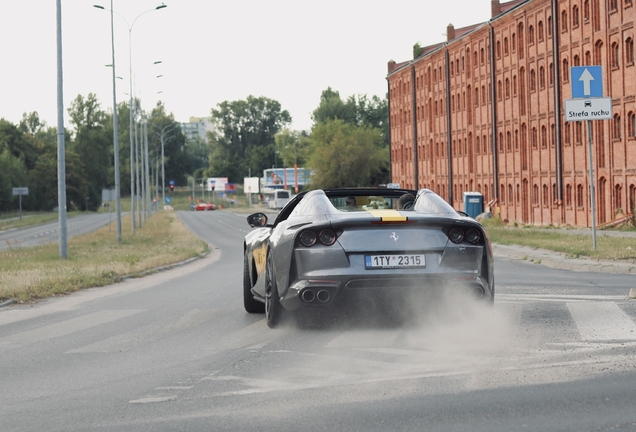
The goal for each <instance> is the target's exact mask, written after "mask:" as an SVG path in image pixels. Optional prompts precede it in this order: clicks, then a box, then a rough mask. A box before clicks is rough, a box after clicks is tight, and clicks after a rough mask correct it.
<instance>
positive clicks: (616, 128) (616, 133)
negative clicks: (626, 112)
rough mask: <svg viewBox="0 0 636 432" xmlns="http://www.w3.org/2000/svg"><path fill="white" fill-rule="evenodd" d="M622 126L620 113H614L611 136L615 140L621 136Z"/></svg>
mask: <svg viewBox="0 0 636 432" xmlns="http://www.w3.org/2000/svg"><path fill="white" fill-rule="evenodd" d="M621 131H622V126H621V115H620V114H614V120H613V123H612V138H614V139H615V140H620V139H621V138H622V133H621Z"/></svg>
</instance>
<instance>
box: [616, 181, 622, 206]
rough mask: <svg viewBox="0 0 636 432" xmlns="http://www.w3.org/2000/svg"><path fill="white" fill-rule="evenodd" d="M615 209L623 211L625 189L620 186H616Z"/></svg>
mask: <svg viewBox="0 0 636 432" xmlns="http://www.w3.org/2000/svg"><path fill="white" fill-rule="evenodd" d="M614 207H615V208H616V210H619V209H620V210H622V209H623V187H622V186H621V185H620V184H617V185H616V186H614Z"/></svg>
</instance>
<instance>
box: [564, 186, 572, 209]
mask: <svg viewBox="0 0 636 432" xmlns="http://www.w3.org/2000/svg"><path fill="white" fill-rule="evenodd" d="M565 205H566V206H567V207H572V185H570V184H567V185H566V186H565Z"/></svg>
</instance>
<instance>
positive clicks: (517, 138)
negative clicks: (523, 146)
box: [515, 129, 519, 150]
mask: <svg viewBox="0 0 636 432" xmlns="http://www.w3.org/2000/svg"><path fill="white" fill-rule="evenodd" d="M515 150H519V129H515Z"/></svg>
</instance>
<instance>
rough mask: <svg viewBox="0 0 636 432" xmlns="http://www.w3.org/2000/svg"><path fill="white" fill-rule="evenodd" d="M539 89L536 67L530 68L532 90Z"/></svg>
mask: <svg viewBox="0 0 636 432" xmlns="http://www.w3.org/2000/svg"><path fill="white" fill-rule="evenodd" d="M536 89H537V73H536V72H535V71H534V69H530V91H531V92H533V91H535V90H536Z"/></svg>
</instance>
